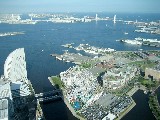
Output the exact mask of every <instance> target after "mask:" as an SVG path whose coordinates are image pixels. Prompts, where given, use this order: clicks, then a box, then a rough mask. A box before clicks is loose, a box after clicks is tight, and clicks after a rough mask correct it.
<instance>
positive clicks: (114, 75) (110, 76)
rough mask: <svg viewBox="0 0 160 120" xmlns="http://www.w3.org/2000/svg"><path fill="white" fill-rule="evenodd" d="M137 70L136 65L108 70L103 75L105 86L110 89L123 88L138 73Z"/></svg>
mask: <svg viewBox="0 0 160 120" xmlns="http://www.w3.org/2000/svg"><path fill="white" fill-rule="evenodd" d="M137 70H138V69H137V68H135V67H127V66H124V67H123V68H113V69H110V70H107V71H106V72H105V74H104V75H103V76H102V80H103V87H105V88H107V89H108V90H115V89H118V88H121V87H122V86H124V85H125V84H126V83H127V82H128V81H129V80H131V79H132V78H133V77H134V76H135V75H136V73H137Z"/></svg>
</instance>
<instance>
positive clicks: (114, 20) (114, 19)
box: [113, 15, 116, 24]
mask: <svg viewBox="0 0 160 120" xmlns="http://www.w3.org/2000/svg"><path fill="white" fill-rule="evenodd" d="M113 22H114V24H115V23H116V15H114V18H113Z"/></svg>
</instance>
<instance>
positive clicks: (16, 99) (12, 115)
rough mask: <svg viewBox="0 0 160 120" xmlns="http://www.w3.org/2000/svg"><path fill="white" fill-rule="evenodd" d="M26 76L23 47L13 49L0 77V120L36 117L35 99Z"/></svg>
mask: <svg viewBox="0 0 160 120" xmlns="http://www.w3.org/2000/svg"><path fill="white" fill-rule="evenodd" d="M30 85H31V84H30V81H29V80H28V78H27V70H26V61H25V53H24V48H19V49H16V50H14V51H13V52H12V53H10V54H9V56H8V57H7V59H6V61H5V64H4V75H3V76H2V77H1V78H0V120H14V119H16V120H21V119H23V120H34V119H36V107H37V101H36V99H35V97H34V93H33V92H32V90H31V86H30Z"/></svg>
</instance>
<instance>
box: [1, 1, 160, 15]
mask: <svg viewBox="0 0 160 120" xmlns="http://www.w3.org/2000/svg"><path fill="white" fill-rule="evenodd" d="M0 4H1V7H0V13H25V12H115V13H116V12H132V13H134V12H135V13H137V12H138V13H141V12H142V13H159V12H160V8H159V4H160V1H159V0H154V1H153V0H141V1H138V0H137V1H136V0H123V1H119V0H114V1H111V0H101V1H97V0H87V1H85V0H81V1H74V0H68V1H51V0H45V1H44V0H41V1H32V0H28V1H23V2H22V1H21V0H16V1H12V0H1V1H0Z"/></svg>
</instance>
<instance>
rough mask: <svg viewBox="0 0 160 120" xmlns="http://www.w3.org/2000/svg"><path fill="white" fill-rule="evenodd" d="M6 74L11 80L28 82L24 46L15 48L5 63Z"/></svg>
mask: <svg viewBox="0 0 160 120" xmlns="http://www.w3.org/2000/svg"><path fill="white" fill-rule="evenodd" d="M4 76H5V78H6V79H8V80H11V82H18V81H21V82H25V83H28V79H27V71H26V61H25V53H24V48H19V49H16V50H14V51H13V52H12V53H10V54H9V56H8V57H7V59H6V61H5V64H4Z"/></svg>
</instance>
